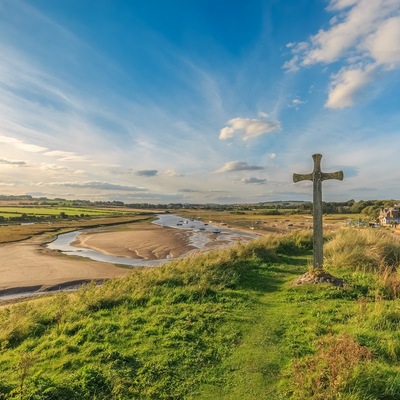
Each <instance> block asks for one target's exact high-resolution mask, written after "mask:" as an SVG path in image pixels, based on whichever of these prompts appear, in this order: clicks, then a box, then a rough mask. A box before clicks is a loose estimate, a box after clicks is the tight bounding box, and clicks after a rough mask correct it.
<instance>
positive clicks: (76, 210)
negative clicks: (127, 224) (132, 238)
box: [0, 206, 132, 218]
mask: <svg viewBox="0 0 400 400" xmlns="http://www.w3.org/2000/svg"><path fill="white" fill-rule="evenodd" d="M61 212H64V213H65V214H66V215H67V216H80V215H81V214H84V215H85V216H91V217H93V216H99V217H101V216H112V215H125V214H132V213H131V212H128V211H126V210H125V211H124V210H118V209H115V210H110V209H104V208H94V207H87V208H84V207H37V206H26V207H14V206H3V207H0V216H3V217H5V218H8V217H15V216H21V215H23V214H26V215H28V216H41V217H43V216H51V215H53V216H54V215H60V213H61Z"/></svg>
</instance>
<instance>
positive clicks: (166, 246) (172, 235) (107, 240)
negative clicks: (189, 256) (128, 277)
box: [72, 224, 195, 260]
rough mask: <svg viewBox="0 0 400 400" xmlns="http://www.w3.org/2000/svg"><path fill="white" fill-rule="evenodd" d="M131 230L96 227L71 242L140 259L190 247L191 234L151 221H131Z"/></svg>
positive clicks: (174, 253) (178, 252)
mask: <svg viewBox="0 0 400 400" xmlns="http://www.w3.org/2000/svg"><path fill="white" fill-rule="evenodd" d="M132 226H133V228H132V229H131V230H127V229H124V230H121V231H118V230H116V231H115V230H110V229H106V230H104V229H103V230H98V231H91V232H85V233H83V234H81V235H79V236H78V238H77V240H76V241H75V242H74V243H72V245H74V246H77V247H85V248H89V249H92V250H97V251H100V252H101V253H104V254H108V255H112V256H117V257H128V258H135V259H143V260H158V259H166V258H177V257H180V256H181V255H183V254H185V253H187V252H189V251H191V250H194V249H195V247H194V246H191V245H190V241H189V238H190V235H191V233H190V232H189V231H186V230H180V229H174V228H163V227H161V226H159V225H154V224H134V225H132Z"/></svg>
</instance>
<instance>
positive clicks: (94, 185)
mask: <svg viewBox="0 0 400 400" xmlns="http://www.w3.org/2000/svg"><path fill="white" fill-rule="evenodd" d="M37 186H52V187H54V186H60V187H66V188H68V187H69V188H79V189H96V190H115V191H126V192H140V191H143V190H146V188H143V187H136V186H125V185H117V184H114V183H109V182H96V181H87V182H50V183H49V182H39V183H38V184H37Z"/></svg>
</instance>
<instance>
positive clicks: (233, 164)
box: [215, 161, 264, 173]
mask: <svg viewBox="0 0 400 400" xmlns="http://www.w3.org/2000/svg"><path fill="white" fill-rule="evenodd" d="M262 169H264V167H260V166H257V165H249V164H248V163H247V162H243V161H229V162H227V163H225V164H224V165H223V166H222V167H221V168H219V169H218V170H216V171H215V172H216V173H224V172H237V171H257V170H262Z"/></svg>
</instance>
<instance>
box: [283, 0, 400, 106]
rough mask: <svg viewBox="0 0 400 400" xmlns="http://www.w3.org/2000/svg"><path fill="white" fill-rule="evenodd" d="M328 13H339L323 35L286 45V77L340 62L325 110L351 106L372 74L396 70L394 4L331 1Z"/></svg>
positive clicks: (399, 55) (399, 13) (399, 14)
mask: <svg viewBox="0 0 400 400" xmlns="http://www.w3.org/2000/svg"><path fill="white" fill-rule="evenodd" d="M328 10H329V11H332V12H338V14H337V15H335V16H334V18H332V19H331V25H330V27H329V28H327V29H321V30H320V31H319V32H318V33H317V34H315V35H314V36H311V38H310V39H309V40H308V41H307V42H299V43H290V44H288V45H287V47H288V48H289V49H290V51H291V53H292V58H291V59H290V60H289V61H287V62H286V63H285V64H284V68H285V69H287V70H288V71H292V72H293V71H296V70H298V69H299V68H301V67H305V66H311V65H314V64H319V63H322V64H333V63H335V62H337V61H341V62H343V63H344V64H345V67H343V66H342V67H341V69H340V70H339V71H338V72H337V73H336V74H333V75H332V82H331V84H330V88H329V94H328V101H327V102H326V104H325V106H326V107H328V108H344V107H349V106H351V105H353V104H354V103H355V101H356V99H357V94H358V93H359V92H360V91H361V90H362V88H363V87H365V86H366V85H367V84H368V83H369V82H370V81H371V78H372V73H373V72H375V71H376V72H378V71H385V70H388V69H393V68H397V67H399V66H400V2H399V0H373V1H371V0H331V1H330V3H329V6H328Z"/></svg>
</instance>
